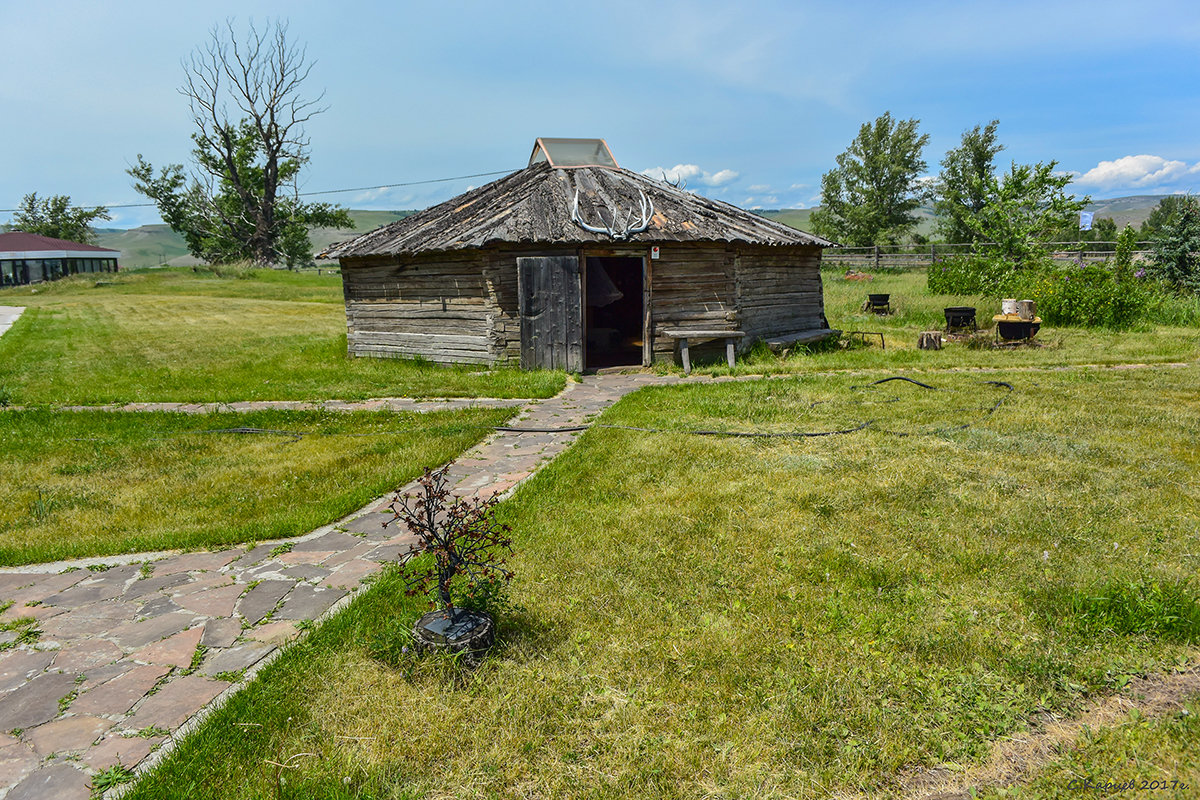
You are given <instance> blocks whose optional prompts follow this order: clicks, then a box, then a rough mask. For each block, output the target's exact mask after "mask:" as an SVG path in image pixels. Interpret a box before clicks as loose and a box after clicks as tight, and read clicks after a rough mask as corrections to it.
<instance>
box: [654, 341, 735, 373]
mask: <svg viewBox="0 0 1200 800" xmlns="http://www.w3.org/2000/svg"><path fill="white" fill-rule="evenodd" d="M663 335H664V336H666V337H668V338H670V339H678V340H679V355H680V357H681V358H682V359H683V374H684V375H690V374H691V372H692V357H691V354H690V353H689V352H688V340H689V339H698V340H700V341H708V340H709V339H724V340H725V360H726V361H728V362H729V368H730V369H733V348H734V344H735V343H736V341H737V340H738V339H741V338H742V337H743V336H745V335H746V334H745V333H743V332H742V331H696V330H666V331H663Z"/></svg>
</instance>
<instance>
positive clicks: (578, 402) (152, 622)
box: [0, 375, 703, 800]
mask: <svg viewBox="0 0 1200 800" xmlns="http://www.w3.org/2000/svg"><path fill="white" fill-rule="evenodd" d="M701 380H703V379H701ZM679 381H680V378H678V377H673V376H666V377H663V376H653V375H606V376H589V377H586V378H584V379H583V381H582V382H581V383H578V384H570V385H569V386H568V389H567V390H566V391H564V392H563V393H562V394H560V395H558V396H557V397H554V398H551V399H548V400H535V401H520V402H522V403H523V405H524V407H523V409H522V411H521V413H520V414H519V415H518V417H517V418H516V420H514V422H512V423H510V425H512V426H513V427H518V428H535V429H540V428H568V427H573V426H582V425H585V424H586V423H587V421H588V420H589V419H591V418H592V417H594V416H595V415H596V414H598V413H599V412H600V411H602V410H604V409H605V408H607V407H608V406H609V405H611V404H612V403H614V402H616V401H617V400H618V399H620V398H621V397H623V396H624V395H625V394H627V393H629V392H631V391H633V390H635V389H638V388H641V387H642V386H646V385H652V384H653V385H659V384H667V383H676V382H679ZM690 382H700V381H697V380H696V379H694V378H693V379H691V381H690ZM234 405H235V406H240V405H241V404H234ZM385 407H390V406H385ZM577 436H578V431H573V432H564V433H532V432H530V433H524V432H512V431H509V432H504V431H501V432H497V433H495V434H493V435H492V436H491V437H489V438H488V439H487V440H485V441H484V442H482V443H481V444H479V445H478V446H476V447H475V448H473V449H471V450H469V451H468V452H467V453H465V454H464V455H463V456H462V457H461V458H460V459H459V460H458V461H457V462H456V464H455V466H454V467H453V470H452V473H451V474H452V476H453V478H454V481H455V486H456V489H455V491H456V493H458V494H463V495H469V494H481V495H491V494H492V493H493V492H500V493H502V494H507V493H509V492H511V491H512V489H513V488H514V487H515V486H516V485H517V484H518V483H520V482H521V481H522V480H524V479H525V478H527V477H529V476H530V475H531V474H533V473H534V472H535V471H536V470H537V469H538V468H539V467H541V466H542V465H543V464H545V463H546V462H547V461H549V460H550V459H552V458H554V457H555V456H556V455H558V454H559V453H561V452H562V451H563V450H565V449H566V448H567V447H568V446H569V445H570V444H571V443H572V442H573V441H574V440H575V438H576V437H577ZM410 486H411V485H410ZM406 488H408V487H406ZM389 501H390V498H380V499H379V500H377V501H375V502H374V503H372V504H371V505H369V506H367V507H366V508H364V509H362V510H360V511H359V512H357V513H356V514H354V515H351V516H350V517H348V518H347V519H345V520H342V521H340V522H338V523H335V524H333V525H330V526H327V527H325V528H321V529H319V530H317V531H314V532H312V533H310V534H308V535H306V536H302V537H299V538H296V539H290V540H283V541H279V542H270V543H266V544H259V545H257V546H254V547H239V548H231V549H228V550H222V551H220V552H197V553H167V554H164V553H158V554H140V555H132V556H125V557H121V558H113V557H109V558H105V559H84V560H80V561H74V562H59V563H55V564H43V565H36V566H29V567H22V568H17V569H8V570H0V602H2V603H6V604H7V605H5V606H4V610H3V613H0V628H2V630H0V648H7V649H5V650H3V651H2V652H0V797H3V798H5V800H25V799H26V798H44V800H72V799H73V798H86V797H88V796H89V789H88V786H89V783H90V780H91V776H92V775H94V774H95V773H96V772H98V771H102V770H106V769H108V768H110V767H112V766H114V765H116V764H120V765H122V766H124V767H127V768H135V767H140V768H146V767H147V766H149V765H150V764H152V763H154V762H155V761H156V760H157V759H158V758H160V757H161V756H162V755H163V754H165V752H167V751H168V750H169V749H170V746H171V745H172V743H173V741H174V737H175V736H177V735H180V734H181V733H182V732H185V731H186V730H188V729H190V727H191V726H192V725H193V724H195V723H196V722H198V721H199V719H201V718H202V716H203V713H204V712H205V711H206V709H210V708H212V707H214V706H215V705H216V704H218V703H220V702H221V701H223V700H224V698H226V697H228V696H229V695H230V694H232V693H233V692H235V691H237V690H238V689H239V688H240V687H241V686H242V685H244V683H245V681H246V680H248V679H249V678H250V677H251V676H252V675H253V674H254V673H255V672H256V671H257V670H258V669H261V667H262V666H264V665H265V664H266V663H267V662H269V661H270V659H271V658H273V657H274V656H275V655H276V654H277V653H278V652H279V648H280V646H281V645H283V644H285V643H287V642H289V641H291V640H292V639H294V638H296V637H297V636H298V635H300V634H301V632H302V631H303V630H304V629H305V628H307V627H309V623H310V621H315V620H319V619H321V618H322V617H323V616H326V615H328V614H331V613H333V612H335V611H336V610H337V609H339V608H340V607H341V606H342V605H344V604H345V603H347V602H349V600H350V599H351V597H352V596H353V594H354V593H355V591H357V590H358V589H359V588H360V587H361V586H362V585H363V583H364V581H366V580H367V579H369V578H370V577H371V576H372V575H374V574H375V573H376V572H378V571H379V570H380V569H381V568H382V565H383V564H385V563H388V562H392V561H395V560H396V559H397V558H400V557H402V556H403V555H405V554H407V553H408V552H409V551H410V550H411V549H412V547H413V538H412V537H411V535H410V534H408V533H407V532H405V531H401V530H399V529H397V528H395V527H391V528H388V529H386V530H385V529H384V528H383V527H382V524H381V523H382V522H383V521H384V520H385V519H388V518H389V517H390V515H385V514H382V513H380V512H381V511H382V510H383V509H385V508H386V507H387V505H388V503H389Z"/></svg>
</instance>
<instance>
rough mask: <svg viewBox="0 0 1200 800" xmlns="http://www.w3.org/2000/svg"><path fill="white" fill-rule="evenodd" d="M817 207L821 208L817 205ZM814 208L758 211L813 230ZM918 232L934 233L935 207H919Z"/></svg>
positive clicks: (777, 220)
mask: <svg viewBox="0 0 1200 800" xmlns="http://www.w3.org/2000/svg"><path fill="white" fill-rule="evenodd" d="M816 208H820V206H817V207H816ZM813 211H814V209H812V208H781V209H768V210H763V211H758V212H756V213H758V214H761V215H762V216H764V217H766V218H767V219H773V220H775V221H776V222H782V223H783V224H784V225H788V226H791V227H793V228H797V229H799V230H802V231H811V230H812V226H811V223H810V222H809V218H810V217H811V216H812V212H813ZM916 213H917V220H918V222H917V232H918V233H920V234H921V235H922V236H929V235H930V234H931V233H933V225H934V223H935V222H936V221H937V216H936V215H935V214H934V213H933V209H932V208H931V207H929V206H921V207H920V208H918V209H917V212H916Z"/></svg>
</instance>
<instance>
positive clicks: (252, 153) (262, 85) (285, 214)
mask: <svg viewBox="0 0 1200 800" xmlns="http://www.w3.org/2000/svg"><path fill="white" fill-rule="evenodd" d="M313 66H314V62H312V61H310V60H309V59H308V54H307V48H306V47H304V46H303V45H298V44H296V43H294V42H293V41H292V40H291V39H290V37H289V35H288V25H287V23H286V22H285V21H278V20H277V21H275V22H273V23H271V22H269V23H268V24H267V25H266V26H265V27H263V28H261V29H260V28H258V27H256V26H255V25H254V24H253V23H251V24H250V25H249V27H248V31H247V32H246V34H245V35H244V36H240V35H239V34H238V32H237V31H236V30H235V28H234V23H233V21H232V20H227V21H226V22H225V24H224V25H223V26H215V27H214V28H213V29H212V30H211V31H210V32H209V39H208V42H207V43H206V44H204V45H203V46H201V47H199V48H197V49H196V50H195V51H194V52H193V53H192V54H191V56H190V57H189V58H187V59H185V60H184V61H183V68H184V74H185V79H184V84H183V86H181V87H180V89H179V93H180V94H182V95H183V96H184V97H186V98H187V99H188V105H189V108H190V111H191V116H192V122H193V123H194V125H195V132H194V133H193V134H192V140H193V141H194V143H195V148H194V150H193V158H194V163H195V166H194V168H193V169H192V170H191V175H190V177H191V184H190V186H185V184H186V183H187V181H186V180H185V179H184V177H183V172H182V167H177V166H175V165H171V167H168V168H167V169H165V170H163V173H162V175H161V176H160V177H158V178H155V177H154V175H153V173H152V170H151V168H150V165H149V164H146V163H145V162H144V161H143V160H142V157H141V156H140V155H139V156H138V164H137V166H135V167H134V168H132V169H130V174H131V175H133V177H134V178H135V179H136V180H137V184H136V186H137V188H138V191H140V192H142V193H143V194H146V195H147V196H150V197H152V198H153V199H154V200H156V201H157V202H158V204H159V206H160V210H161V211H162V212H163V216H164V218H165V219H166V220H167V221H168V222H169V223H170V224H171V225H172V227H174V228H176V229H177V230H178V229H180V228H184V229H185V230H183V231H181V232H183V233H184V235H185V238H187V239H188V243H189V248H190V249H192V250H193V252H194V254H196V255H200V256H201V257H205V258H209V259H210V260H212V259H214V258H216V259H223V258H229V257H234V258H236V257H249V258H251V259H252V260H253V261H254V262H255V263H257V264H260V265H267V264H273V263H275V262H277V261H279V260H281V256H287V260H288V262H289V263H292V262H293V261H294V260H295V259H297V258H303V257H305V256H307V255H309V254H306V253H304V252H303V250H304V246H305V245H306V244H307V235H306V232H305V228H304V226H306V225H328V226H330V227H352V226H353V223H351V222H350V220H349V217H348V216H347V215H346V214H345V213H344V212H343V211H341V210H340V209H337V208H336V207H332V206H329V205H326V204H322V203H307V204H306V203H302V202H300V197H299V187H298V184H297V176H298V175H299V171H300V168H301V167H302V166H303V165H304V164H305V163H307V161H308V159H309V139H308V136H307V134H306V133H305V131H304V125H305V123H307V122H308V121H309V120H311V119H312V118H313V117H314V116H316V115H318V114H320V113H322V112H323V111H326V110H327V107H326V106H324V105H322V103H323V101H324V97H325V93H324V92H321V93H319V94H317V95H315V96H308V95H306V94H305V92H304V87H305V83H306V81H307V80H308V78H309V75H310V73H311V72H312V69H313ZM196 250H201V251H203V252H202V253H196V252H195V251H196ZM293 251H295V252H293Z"/></svg>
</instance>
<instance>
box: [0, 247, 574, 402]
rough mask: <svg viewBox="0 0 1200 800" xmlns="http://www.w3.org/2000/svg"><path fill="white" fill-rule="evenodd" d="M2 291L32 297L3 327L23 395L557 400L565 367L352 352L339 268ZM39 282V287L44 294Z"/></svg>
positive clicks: (0, 379) (9, 377)
mask: <svg viewBox="0 0 1200 800" xmlns="http://www.w3.org/2000/svg"><path fill="white" fill-rule="evenodd" d="M100 282H101V283H102V284H103V283H107V284H109V285H99V286H97V285H96V283H97V281H96V280H95V279H94V278H91V279H87V280H85V279H83V278H78V277H77V278H71V279H67V280H63V281H57V282H54V283H50V284H42V285H39V286H36V287H33V289H31V288H29V287H25V288H23V289H10V290H5V291H0V305H24V306H26V307H27V310H26V311H25V313H24V315H23V316H22V317H21V318H20V319H19V320H17V324H16V325H14V326H13V328H12V329H11V330H10V331H9V332H8V333H6V334H5V335H4V336H3V337H0V398H3V399H6V400H7V401H8V402H9V403H11V404H22V405H36V404H56V405H60V404H61V405H71V404H84V405H86V404H106V403H121V402H132V401H147V402H150V401H185V402H187V401H197V402H198V401H218V402H234V401H238V400H319V399H329V398H337V399H344V400H356V399H364V398H368V397H384V396H410V397H434V396H436V397H463V396H466V397H479V396H486V397H549V396H552V395H554V394H555V393H557V392H558V391H559V390H561V389H562V387H563V385H564V382H565V380H566V376H565V375H564V374H563V373H561V372H544V371H538V372H524V371H521V370H517V369H488V368H485V367H480V366H459V367H439V366H436V365H433V364H429V363H418V362H414V361H405V360H393V359H364V358H349V357H348V356H347V355H346V318H345V312H344V310H343V306H342V299H341V297H342V290H341V278H340V277H339V276H336V275H333V276H330V275H321V276H318V275H315V274H312V273H291V272H283V271H274V270H254V271H252V272H251V273H250V276H249V277H245V278H232V277H231V278H221V277H216V276H214V275H213V274H212V273H211V272H200V273H193V272H192V271H191V270H154V271H148V272H143V273H129V274H121V275H118V276H102V277H101V281H100ZM34 290H36V293H33V291H34Z"/></svg>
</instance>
